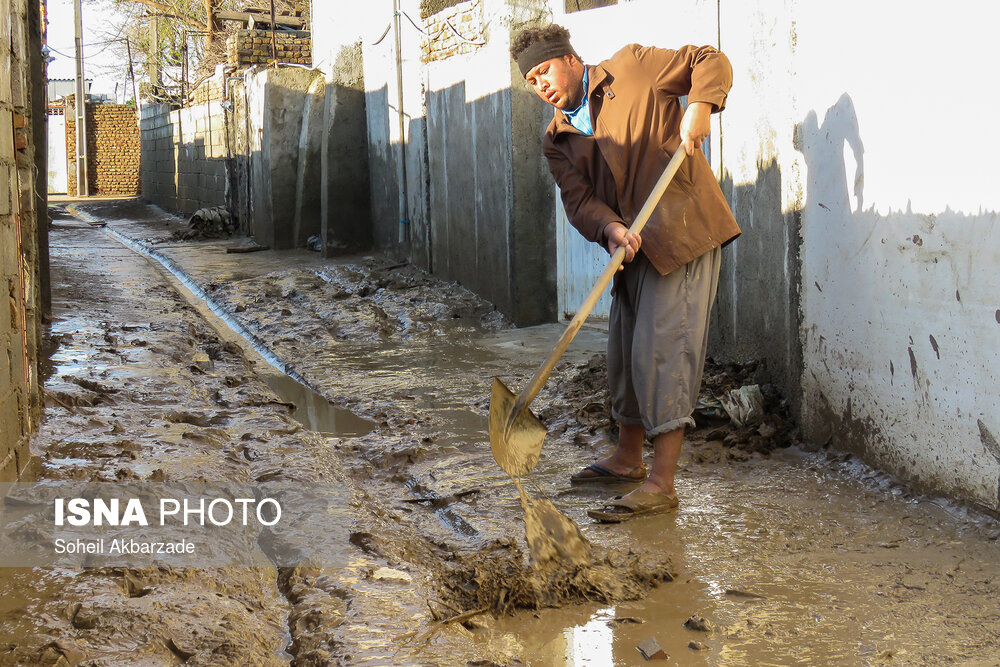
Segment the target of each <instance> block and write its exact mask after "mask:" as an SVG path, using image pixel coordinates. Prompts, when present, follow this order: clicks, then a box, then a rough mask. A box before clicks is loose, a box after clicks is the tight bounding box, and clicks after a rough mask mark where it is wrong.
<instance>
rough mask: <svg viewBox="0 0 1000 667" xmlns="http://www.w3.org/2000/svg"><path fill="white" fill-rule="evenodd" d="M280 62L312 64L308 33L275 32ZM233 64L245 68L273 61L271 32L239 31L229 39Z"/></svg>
mask: <svg viewBox="0 0 1000 667" xmlns="http://www.w3.org/2000/svg"><path fill="white" fill-rule="evenodd" d="M275 35H276V39H277V47H278V62H280V63H298V64H299V65H312V40H311V39H310V37H309V31H308V30H282V31H278V32H276V33H275ZM226 55H227V57H228V61H229V64H230V65H234V66H236V67H243V66H245V65H258V64H264V63H269V62H271V31H270V30H240V31H238V32H236V33H234V34H232V35H230V36H229V38H228V39H227V40H226Z"/></svg>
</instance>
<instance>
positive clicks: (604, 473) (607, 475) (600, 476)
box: [569, 463, 646, 484]
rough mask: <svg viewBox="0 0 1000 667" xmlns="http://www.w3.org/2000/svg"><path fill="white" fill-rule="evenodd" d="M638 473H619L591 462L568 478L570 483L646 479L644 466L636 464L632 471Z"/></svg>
mask: <svg viewBox="0 0 1000 667" xmlns="http://www.w3.org/2000/svg"><path fill="white" fill-rule="evenodd" d="M635 471H639V474H638V475H619V474H618V473H616V472H612V471H610V470H608V469H607V468H605V467H604V466H599V465H597V464H596V463H591V464H590V465H589V466H587V467H586V468H584V469H583V470H581V471H580V472H578V473H576V474H575V475H573V476H572V477H570V478H569V481H570V483H572V484H639V483H640V482H643V481H645V480H646V468H644V467H643V466H638V467H636V468H635V469H633V471H632V472H635Z"/></svg>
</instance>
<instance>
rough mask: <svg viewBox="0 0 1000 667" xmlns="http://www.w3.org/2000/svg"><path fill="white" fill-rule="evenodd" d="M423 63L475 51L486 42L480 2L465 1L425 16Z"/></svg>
mask: <svg viewBox="0 0 1000 667" xmlns="http://www.w3.org/2000/svg"><path fill="white" fill-rule="evenodd" d="M424 32H426V33H427V34H428V37H426V38H424V40H423V43H422V45H421V46H422V50H423V53H422V57H423V61H424V62H425V63H429V62H433V61H435V60H444V59H445V58H451V57H452V56H458V55H464V54H466V53H472V52H474V51H477V50H478V49H479V48H481V47H482V46H483V44H484V43H485V41H486V38H485V36H484V26H483V7H482V0H467V1H466V2H459V3H457V4H454V5H452V6H450V7H446V8H444V9H442V10H441V11H438V12H437V13H435V14H431V15H430V16H425V17H424Z"/></svg>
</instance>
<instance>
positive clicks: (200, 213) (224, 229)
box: [173, 206, 237, 241]
mask: <svg viewBox="0 0 1000 667" xmlns="http://www.w3.org/2000/svg"><path fill="white" fill-rule="evenodd" d="M236 227H237V225H236V219H235V218H234V217H233V215H232V213H230V212H229V211H227V210H226V209H225V207H223V206H211V207H206V208H200V209H198V210H197V211H195V212H194V214H193V215H192V216H191V217H190V218H189V219H188V226H187V229H186V230H184V231H179V232H174V234H173V240H175V241H190V240H192V239H221V238H226V237H229V236H232V235H233V234H234V233H235V232H236Z"/></svg>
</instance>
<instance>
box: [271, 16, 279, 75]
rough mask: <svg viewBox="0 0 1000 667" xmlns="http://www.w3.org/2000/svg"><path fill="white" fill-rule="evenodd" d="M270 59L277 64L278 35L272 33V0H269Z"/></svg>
mask: <svg viewBox="0 0 1000 667" xmlns="http://www.w3.org/2000/svg"><path fill="white" fill-rule="evenodd" d="M271 60H272V61H273V64H274V66H275V67H277V66H278V36H277V35H275V34H274V0H271Z"/></svg>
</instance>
